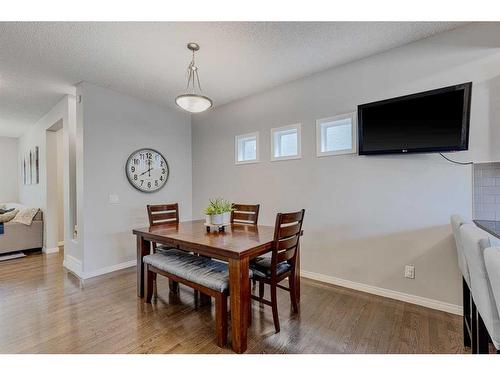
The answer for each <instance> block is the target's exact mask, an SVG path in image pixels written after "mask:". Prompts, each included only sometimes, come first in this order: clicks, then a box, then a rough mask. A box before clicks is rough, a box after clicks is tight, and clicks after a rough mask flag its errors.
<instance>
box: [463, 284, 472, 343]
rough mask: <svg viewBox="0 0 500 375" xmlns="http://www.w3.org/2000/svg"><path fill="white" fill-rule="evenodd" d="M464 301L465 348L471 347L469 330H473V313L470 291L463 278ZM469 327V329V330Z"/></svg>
mask: <svg viewBox="0 0 500 375" xmlns="http://www.w3.org/2000/svg"><path fill="white" fill-rule="evenodd" d="M462 300H463V332H464V346H465V347H468V348H470V347H471V341H472V340H471V335H470V332H469V329H470V328H471V312H470V305H471V303H470V290H469V286H468V285H467V283H466V281H465V279H464V278H463V277H462ZM467 327H469V328H467Z"/></svg>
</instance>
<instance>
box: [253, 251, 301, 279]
mask: <svg viewBox="0 0 500 375" xmlns="http://www.w3.org/2000/svg"><path fill="white" fill-rule="evenodd" d="M250 268H251V270H252V272H253V273H254V274H255V275H256V276H259V277H270V276H271V257H270V256H263V257H257V258H255V259H254V260H253V261H252V263H250ZM291 268H292V266H290V265H289V264H288V262H281V263H278V267H277V272H276V274H277V275H278V276H279V275H281V274H282V273H285V272H286V271H288V270H290V269H291Z"/></svg>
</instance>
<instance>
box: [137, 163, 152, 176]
mask: <svg viewBox="0 0 500 375" xmlns="http://www.w3.org/2000/svg"><path fill="white" fill-rule="evenodd" d="M148 165H149V169H148V170H147V171H144V172H142V173H141V174H140V175H139V176H142V175H143V174H145V173H149V175H148V176H149V177H151V169H153V168H151V160H148Z"/></svg>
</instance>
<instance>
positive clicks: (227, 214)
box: [222, 212, 231, 224]
mask: <svg viewBox="0 0 500 375" xmlns="http://www.w3.org/2000/svg"><path fill="white" fill-rule="evenodd" d="M230 221H231V212H224V213H223V214H222V222H223V223H224V224H228V223H229V222H230Z"/></svg>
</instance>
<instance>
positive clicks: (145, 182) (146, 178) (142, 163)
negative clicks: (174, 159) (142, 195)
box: [125, 148, 169, 193]
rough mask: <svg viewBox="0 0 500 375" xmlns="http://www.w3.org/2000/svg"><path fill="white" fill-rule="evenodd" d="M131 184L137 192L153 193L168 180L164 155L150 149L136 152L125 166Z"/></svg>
mask: <svg viewBox="0 0 500 375" xmlns="http://www.w3.org/2000/svg"><path fill="white" fill-rule="evenodd" d="M125 169H126V172H127V178H128V180H129V182H130V183H131V184H132V186H133V187H135V188H136V189H137V190H140V191H143V192H146V193H152V192H154V191H157V190H160V189H161V188H162V187H163V186H165V183H166V182H167V180H168V174H169V169H168V164H167V161H166V160H165V158H164V157H163V155H162V154H160V153H159V152H158V151H155V150H153V149H150V148H143V149H140V150H137V151H135V152H134V153H132V155H130V156H129V158H128V160H127V165H126V166H125Z"/></svg>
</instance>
